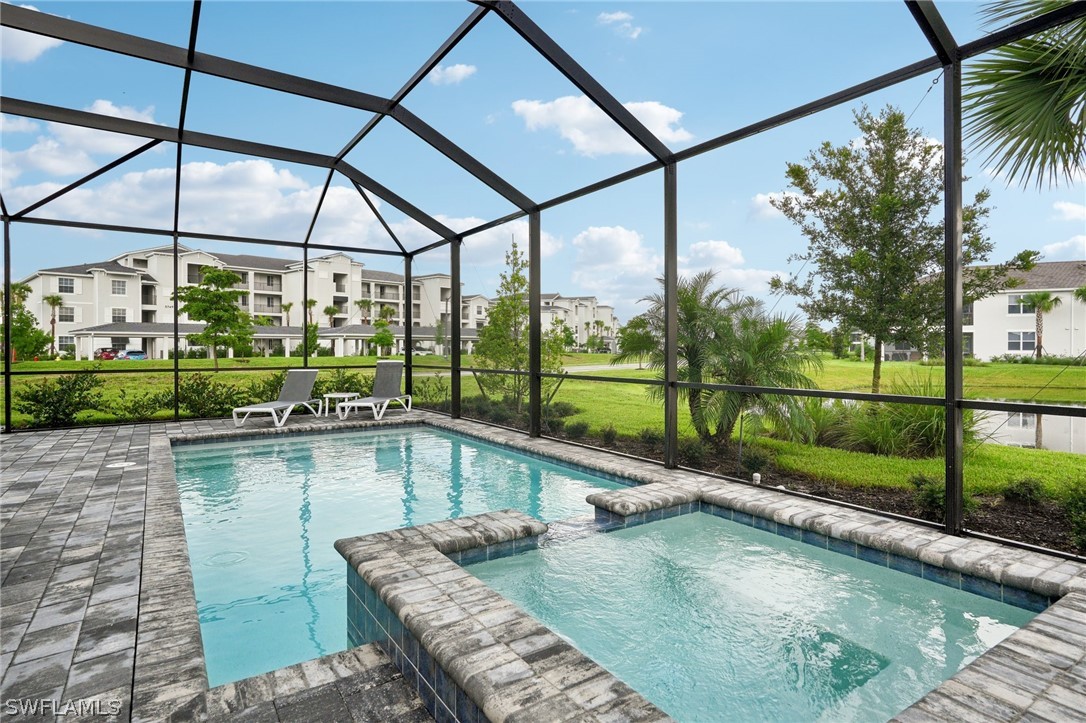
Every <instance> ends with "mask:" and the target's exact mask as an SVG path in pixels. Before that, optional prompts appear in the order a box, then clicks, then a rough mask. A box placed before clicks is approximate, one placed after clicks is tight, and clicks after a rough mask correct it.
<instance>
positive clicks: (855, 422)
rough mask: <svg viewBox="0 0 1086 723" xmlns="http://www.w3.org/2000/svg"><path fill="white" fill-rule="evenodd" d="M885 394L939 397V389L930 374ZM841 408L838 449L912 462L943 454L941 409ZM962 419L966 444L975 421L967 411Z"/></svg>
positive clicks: (893, 386) (899, 384)
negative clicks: (841, 417)
mask: <svg viewBox="0 0 1086 723" xmlns="http://www.w3.org/2000/svg"><path fill="white" fill-rule="evenodd" d="M888 392H889V393H890V394H901V395H908V396H916V397H941V396H943V388H942V385H941V384H939V383H937V382H936V381H935V380H934V379H933V378H932V375H931V374H928V375H927V376H926V377H924V376H920V375H914V376H913V377H912V379H898V380H895V381H894V383H893V384H891V385H890V389H889V390H888ZM842 408H843V409H845V410H846V411H845V414H846V416H847V421H846V422H845V424H844V432H843V434H842V435H841V441H840V443H839V445H840V446H842V447H844V448H845V449H851V450H853V451H857V452H870V453H874V454H883V455H890V456H895V457H907V458H914V459H915V458H921V457H934V456H937V455H940V454H942V453H943V450H944V447H945V442H946V416H945V413H944V409H943V407H942V406H941V405H919V404H898V403H886V402H869V403H863V404H857V405H853V406H851V407H849V406H848V405H843V407H842ZM962 417H963V434H964V438H965V441H966V443H968V442H971V441H973V439H975V437H976V429H977V422H978V421H979V420H978V417H977V416H976V414H975V413H974V412H973V411H972V410H969V409H967V410H965V412H964V414H963V415H962Z"/></svg>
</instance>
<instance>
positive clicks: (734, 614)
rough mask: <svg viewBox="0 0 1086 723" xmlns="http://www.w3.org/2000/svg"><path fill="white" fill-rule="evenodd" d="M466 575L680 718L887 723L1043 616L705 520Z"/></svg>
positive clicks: (582, 542) (618, 535) (581, 544)
mask: <svg viewBox="0 0 1086 723" xmlns="http://www.w3.org/2000/svg"><path fill="white" fill-rule="evenodd" d="M468 569H469V570H470V572H471V573H472V574H474V575H476V576H477V577H479V578H481V579H482V580H483V581H485V582H486V583H487V584H488V585H490V586H491V587H493V588H494V589H495V590H497V591H498V592H500V593H501V594H502V595H504V596H505V597H507V598H509V599H510V600H513V601H514V602H516V603H517V604H518V605H520V607H521V608H523V609H524V610H525V611H527V612H528V613H530V614H532V615H534V616H535V617H537V618H538V619H539V620H541V621H542V622H543V623H544V624H546V625H547V626H549V627H550V628H551V629H552V630H554V631H555V632H556V633H558V634H560V635H562V636H564V637H566V638H568V639H569V640H570V641H571V642H572V643H573V644H574V645H575V646H576V647H577V648H579V649H580V650H582V651H583V652H584V653H585V654H586V655H588V656H589V657H591V658H593V659H594V660H595V661H596V662H598V663H599V664H601V665H603V666H604V667H605V668H607V669H608V670H610V671H611V672H612V673H614V674H615V675H617V676H618V677H619V678H621V679H622V680H624V681H625V682H626V683H628V684H629V685H630V686H632V687H633V688H635V689H636V690H637V691H638V692H640V693H641V694H642V695H644V696H645V697H646V698H648V699H649V700H651V701H652V702H653V703H655V704H656V705H657V706H659V707H660V708H662V709H663V710H664V711H666V712H667V713H669V714H670V715H671V716H673V717H674V718H676V719H678V720H680V721H705V720H735V721H819V720H821V721H835V722H836V721H847V720H853V721H884V720H886V719H888V718H890V717H892V716H894V715H895V714H897V713H899V712H900V711H901V710H903V709H904V708H906V707H908V706H909V705H911V704H912V703H913V702H915V701H916V700H917V699H919V698H920V697H922V696H923V695H924V694H925V693H927V692H928V691H930V690H931V689H932V688H934V687H935V686H937V685H938V684H939V683H940V682H942V681H943V680H945V679H947V678H949V677H950V676H951V675H953V674H954V673H955V672H957V671H958V670H960V669H961V668H962V667H963V666H964V665H966V664H967V663H969V662H970V661H972V660H973V659H974V658H976V657H977V656H978V655H980V654H981V653H983V652H984V651H985V650H987V649H988V648H990V647H992V646H993V645H995V644H996V643H998V642H999V641H1000V640H1002V639H1003V638H1005V637H1006V636H1007V635H1009V634H1010V633H1012V632H1013V631H1014V630H1015V629H1017V628H1018V627H1020V626H1022V625H1024V624H1025V623H1026V622H1028V621H1029V620H1030V619H1031V618H1032V617H1033V615H1034V613H1032V612H1029V611H1026V610H1023V609H1020V608H1016V607H1012V606H1010V605H1006V604H1004V603H1000V602H995V601H993V600H989V599H987V598H983V597H979V596H976V595H971V594H969V593H965V592H962V591H960V590H954V589H952V588H950V587H946V586H944V585H940V584H937V583H934V582H930V581H927V580H922V579H920V578H917V577H913V576H911V575H907V574H905V573H901V572H897V571H895V570H890V569H888V568H885V567H880V566H877V565H874V564H871V563H867V562H864V561H862V560H858V559H856V558H852V557H848V556H845V555H841V554H838V553H835V552H831V551H829V550H825V549H820V548H816V547H814V546H813V545H808V544H805V543H802V542H798V541H793V540H790V539H787V538H784V537H780V536H778V535H774V534H771V533H768V532H765V531H762V530H757V529H755V528H752V527H747V526H745V525H741V524H738V523H735V522H732V521H730V520H722V519H719V518H717V517H713V516H710V515H708V514H705V513H700V512H697V513H693V514H688V515H683V516H680V517H675V518H672V519H668V520H664V521H661V522H653V523H650V524H646V525H641V526H638V527H632V528H627V529H624V530H618V531H615V532H610V533H607V534H595V535H591V536H589V537H586V538H582V539H579V540H575V541H571V542H564V543H561V544H555V545H551V546H546V547H542V548H540V549H538V550H534V551H531V552H525V553H522V554H518V555H513V556H511V557H506V558H502V559H499V560H492V561H489V562H482V563H478V564H474V565H471V566H470V567H469V568H468Z"/></svg>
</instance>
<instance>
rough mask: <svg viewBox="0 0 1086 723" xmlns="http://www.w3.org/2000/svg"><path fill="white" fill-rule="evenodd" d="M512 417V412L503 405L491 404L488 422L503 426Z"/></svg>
mask: <svg viewBox="0 0 1086 723" xmlns="http://www.w3.org/2000/svg"><path fill="white" fill-rule="evenodd" d="M514 416H515V415H514V414H513V411H512V410H511V409H509V408H508V407H506V406H505V405H504V404H493V405H491V407H490V421H492V422H494V423H495V424H505V423H506V422H508V421H509V420H510V419H512V418H513V417H514Z"/></svg>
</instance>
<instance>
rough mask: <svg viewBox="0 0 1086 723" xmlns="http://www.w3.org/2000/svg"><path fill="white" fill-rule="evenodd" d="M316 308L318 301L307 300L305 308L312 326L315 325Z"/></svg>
mask: <svg viewBox="0 0 1086 723" xmlns="http://www.w3.org/2000/svg"><path fill="white" fill-rule="evenodd" d="M316 306H317V300H316V299H306V300H305V308H306V310H308V312H309V323H310V324H312V323H314V322H313V309H314V308H316Z"/></svg>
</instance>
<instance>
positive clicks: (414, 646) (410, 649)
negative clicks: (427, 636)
mask: <svg viewBox="0 0 1086 723" xmlns="http://www.w3.org/2000/svg"><path fill="white" fill-rule="evenodd" d="M403 653H404V657H406V658H407V659H408V660H410V661H411V664H412V665H414V666H415V667H416V668H417V667H418V665H419V641H418V640H416V639H415V636H414V635H412V634H411V631H410V630H408V631H406V632H405V633H404V636H403Z"/></svg>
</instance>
